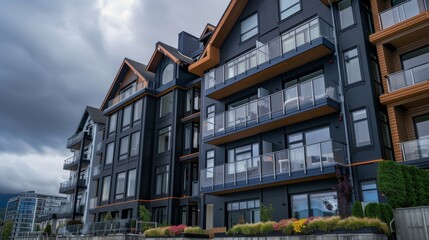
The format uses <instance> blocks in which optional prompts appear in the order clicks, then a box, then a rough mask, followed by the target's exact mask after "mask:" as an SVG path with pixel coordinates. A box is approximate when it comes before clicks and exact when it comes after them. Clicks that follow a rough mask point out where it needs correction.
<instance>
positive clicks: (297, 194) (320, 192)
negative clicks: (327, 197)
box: [289, 189, 339, 218]
mask: <svg viewBox="0 0 429 240" xmlns="http://www.w3.org/2000/svg"><path fill="white" fill-rule="evenodd" d="M328 193H335V195H336V197H337V198H336V199H337V211H338V212H337V214H336V215H334V216H337V215H338V214H339V206H338V192H337V191H335V190H332V189H329V190H328V189H325V190H321V191H313V192H302V193H294V194H290V195H289V200H290V213H291V217H295V216H294V215H293V213H294V211H293V200H292V198H293V196H299V195H305V196H306V199H307V215H308V216H307V217H304V218H308V217H310V216H313V217H314V213H313V212H312V205H311V196H312V195H316V194H328Z"/></svg>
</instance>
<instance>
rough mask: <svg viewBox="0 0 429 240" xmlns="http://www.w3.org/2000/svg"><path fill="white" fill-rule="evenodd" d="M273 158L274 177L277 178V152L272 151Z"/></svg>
mask: <svg viewBox="0 0 429 240" xmlns="http://www.w3.org/2000/svg"><path fill="white" fill-rule="evenodd" d="M271 157H272V158H273V177H274V179H277V171H276V154H275V153H272V156H271Z"/></svg>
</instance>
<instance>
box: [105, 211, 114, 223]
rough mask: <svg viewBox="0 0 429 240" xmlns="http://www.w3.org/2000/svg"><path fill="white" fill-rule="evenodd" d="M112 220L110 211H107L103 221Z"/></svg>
mask: <svg viewBox="0 0 429 240" xmlns="http://www.w3.org/2000/svg"><path fill="white" fill-rule="evenodd" d="M112 220H113V217H112V214H111V213H110V212H108V213H107V214H106V216H104V221H105V222H109V221H112Z"/></svg>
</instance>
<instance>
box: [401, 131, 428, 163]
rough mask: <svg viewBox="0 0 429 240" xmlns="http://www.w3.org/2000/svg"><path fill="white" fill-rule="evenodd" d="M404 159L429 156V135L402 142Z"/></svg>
mask: <svg viewBox="0 0 429 240" xmlns="http://www.w3.org/2000/svg"><path fill="white" fill-rule="evenodd" d="M401 147H402V154H403V157H404V161H410V160H417V159H422V158H429V137H425V138H420V139H416V140H413V141H408V142H404V143H402V144H401Z"/></svg>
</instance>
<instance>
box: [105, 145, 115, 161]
mask: <svg viewBox="0 0 429 240" xmlns="http://www.w3.org/2000/svg"><path fill="white" fill-rule="evenodd" d="M114 150H115V143H114V142H111V143H109V144H107V146H106V161H105V164H106V165H108V164H112V162H113V152H114Z"/></svg>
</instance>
